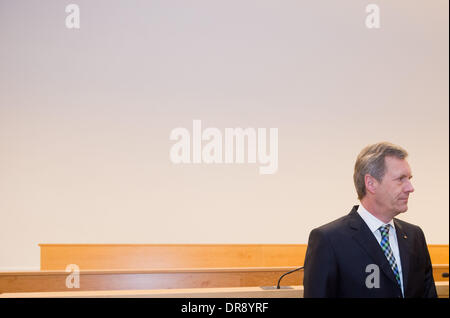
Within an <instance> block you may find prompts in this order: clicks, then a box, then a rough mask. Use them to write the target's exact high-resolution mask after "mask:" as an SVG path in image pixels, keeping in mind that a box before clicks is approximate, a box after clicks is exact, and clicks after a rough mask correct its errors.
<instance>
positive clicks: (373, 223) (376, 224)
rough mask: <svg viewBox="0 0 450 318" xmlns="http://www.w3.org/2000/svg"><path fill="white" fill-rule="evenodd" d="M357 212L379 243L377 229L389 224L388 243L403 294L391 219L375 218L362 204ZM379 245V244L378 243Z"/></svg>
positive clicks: (396, 244)
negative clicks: (387, 221) (384, 220)
mask: <svg viewBox="0 0 450 318" xmlns="http://www.w3.org/2000/svg"><path fill="white" fill-rule="evenodd" d="M358 214H359V215H360V216H361V218H362V219H363V220H364V222H366V224H367V226H368V227H369V229H370V230H371V231H372V233H373V235H374V236H375V238H376V239H377V241H378V244H380V243H381V232H380V230H379V228H380V226H383V225H386V224H389V225H390V229H389V244H390V245H391V249H392V253H393V254H394V257H395V262H396V263H397V268H398V272H399V275H400V282H401V289H402V294H403V295H405V293H404V291H403V275H402V264H401V261H400V251H399V249H398V242H397V233H396V231H395V226H394V221H393V220H391V221H390V222H389V223H384V222H382V221H381V220H379V219H377V218H376V217H375V216H373V214H372V213H370V212H369V211H367V210H366V209H365V208H364V207H363V206H362V204H360V205H359V207H358ZM380 246H381V245H380Z"/></svg>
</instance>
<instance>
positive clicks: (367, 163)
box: [353, 142, 408, 200]
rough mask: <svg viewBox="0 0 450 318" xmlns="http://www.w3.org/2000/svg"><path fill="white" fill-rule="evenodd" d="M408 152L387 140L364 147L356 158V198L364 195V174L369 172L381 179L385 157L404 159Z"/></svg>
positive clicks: (354, 175) (384, 168)
mask: <svg viewBox="0 0 450 318" xmlns="http://www.w3.org/2000/svg"><path fill="white" fill-rule="evenodd" d="M407 156H408V153H407V152H406V150H405V149H403V148H401V147H400V146H397V145H394V144H391V143H389V142H379V143H376V144H373V145H369V146H367V147H365V148H364V149H363V150H361V152H360V153H359V155H358V158H356V162H355V171H354V173H353V181H354V183H355V187H356V192H357V193H358V199H360V200H361V199H362V198H363V197H364V196H365V195H366V183H365V175H366V174H369V175H371V176H372V177H374V178H375V179H376V180H378V181H380V182H381V180H382V179H383V177H384V174H385V172H386V166H385V160H384V158H385V157H396V158H398V159H405V158H406V157H407Z"/></svg>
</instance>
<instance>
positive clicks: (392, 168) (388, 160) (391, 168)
mask: <svg viewBox="0 0 450 318" xmlns="http://www.w3.org/2000/svg"><path fill="white" fill-rule="evenodd" d="M385 164H386V168H387V169H386V171H387V172H390V173H395V174H406V175H411V167H410V166H409V163H408V161H407V160H406V159H400V158H397V157H392V156H389V157H385Z"/></svg>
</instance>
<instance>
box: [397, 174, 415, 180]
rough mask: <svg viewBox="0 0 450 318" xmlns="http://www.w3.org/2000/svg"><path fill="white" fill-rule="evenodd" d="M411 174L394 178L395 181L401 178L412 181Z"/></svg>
mask: <svg viewBox="0 0 450 318" xmlns="http://www.w3.org/2000/svg"><path fill="white" fill-rule="evenodd" d="M412 177H413V176H412V174H410V175H407V174H402V175H400V176H398V177H397V178H395V179H403V178H408V179H410V180H411V179H412Z"/></svg>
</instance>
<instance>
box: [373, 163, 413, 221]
mask: <svg viewBox="0 0 450 318" xmlns="http://www.w3.org/2000/svg"><path fill="white" fill-rule="evenodd" d="M385 165H386V172H385V174H384V177H383V179H382V180H381V182H379V183H378V186H377V191H376V193H375V201H376V202H377V204H378V205H379V206H380V207H382V208H383V210H384V211H385V213H387V214H388V215H389V216H390V217H394V216H396V215H397V214H399V213H402V212H406V211H407V210H408V197H409V194H410V193H412V192H413V191H414V188H413V186H412V184H411V178H412V175H411V168H410V167H409V164H408V162H407V161H406V160H404V159H398V158H396V157H385Z"/></svg>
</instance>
